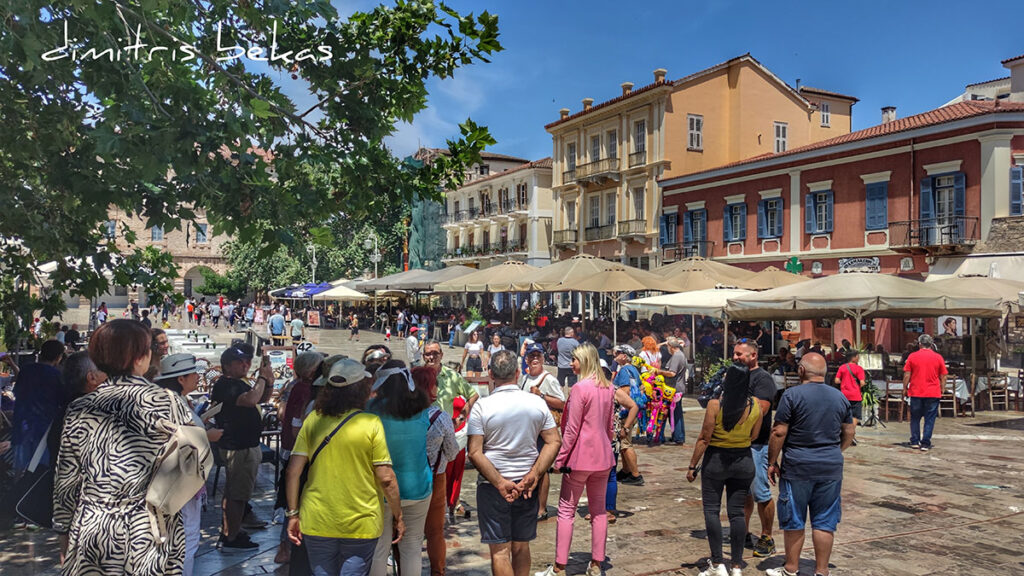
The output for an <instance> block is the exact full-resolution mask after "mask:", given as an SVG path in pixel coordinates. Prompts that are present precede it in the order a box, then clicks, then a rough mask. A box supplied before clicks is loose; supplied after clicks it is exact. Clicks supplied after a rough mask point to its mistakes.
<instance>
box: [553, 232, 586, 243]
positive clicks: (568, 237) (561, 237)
mask: <svg viewBox="0 0 1024 576" xmlns="http://www.w3.org/2000/svg"><path fill="white" fill-rule="evenodd" d="M579 237H580V234H579V231H578V230H555V232H554V234H553V243H554V244H555V245H556V246H566V245H568V244H575V243H576V242H577V241H579Z"/></svg>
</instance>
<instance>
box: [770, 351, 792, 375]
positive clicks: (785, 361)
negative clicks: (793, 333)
mask: <svg viewBox="0 0 1024 576" xmlns="http://www.w3.org/2000/svg"><path fill="white" fill-rule="evenodd" d="M770 368H771V373H772V374H778V375H780V376H784V375H785V374H786V373H787V372H796V359H794V358H793V354H791V353H790V351H789V348H783V349H782V350H779V358H778V359H777V360H776V361H775V362H773V363H772V365H771V366H770Z"/></svg>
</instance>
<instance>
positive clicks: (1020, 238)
mask: <svg viewBox="0 0 1024 576" xmlns="http://www.w3.org/2000/svg"><path fill="white" fill-rule="evenodd" d="M974 251H975V252H978V253H984V252H1024V216H1011V217H1008V218H993V219H992V227H991V228H989V231H988V238H986V239H985V241H984V242H983V243H980V244H978V245H977V246H975V249H974Z"/></svg>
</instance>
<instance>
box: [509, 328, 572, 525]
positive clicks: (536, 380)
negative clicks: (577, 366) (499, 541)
mask: <svg viewBox="0 0 1024 576" xmlns="http://www.w3.org/2000/svg"><path fill="white" fill-rule="evenodd" d="M519 388H521V389H522V390H524V391H526V392H530V393H532V394H536V395H538V396H540V397H541V398H543V399H544V402H545V403H547V405H548V410H550V411H551V417H552V418H553V419H554V420H555V424H556V425H561V423H562V411H563V410H565V392H563V391H562V385H561V384H559V383H558V379H557V378H555V375H554V374H552V373H551V372H548V371H547V370H546V369H545V368H544V346H541V345H540V344H537V343H531V344H527V345H526V373H525V374H523V376H522V378H520V379H519ZM538 446H539V445H538ZM550 486H551V477H550V476H548V475H547V474H545V475H544V476H543V477H542V478H541V480H540V487H539V488H538V492H539V493H540V496H539V500H538V503H537V509H538V510H539V511H540V514H539V515H538V516H537V520H538V521H540V520H547V519H548V518H549V516H548V490H549V488H550Z"/></svg>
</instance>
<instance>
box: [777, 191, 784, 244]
mask: <svg viewBox="0 0 1024 576" xmlns="http://www.w3.org/2000/svg"><path fill="white" fill-rule="evenodd" d="M783 202H785V200H783V199H782V198H779V201H778V202H776V203H775V214H776V216H775V237H776V238H782V226H783V223H782V215H783V214H785V212H783V210H782V203H783Z"/></svg>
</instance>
